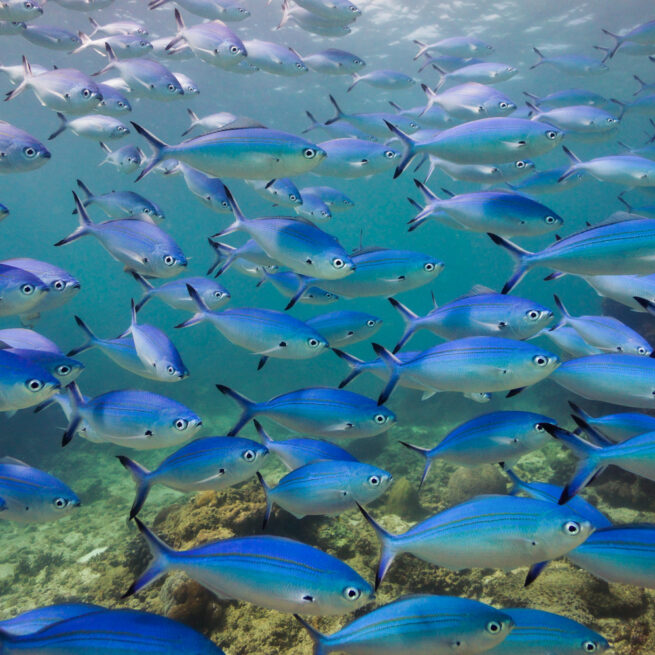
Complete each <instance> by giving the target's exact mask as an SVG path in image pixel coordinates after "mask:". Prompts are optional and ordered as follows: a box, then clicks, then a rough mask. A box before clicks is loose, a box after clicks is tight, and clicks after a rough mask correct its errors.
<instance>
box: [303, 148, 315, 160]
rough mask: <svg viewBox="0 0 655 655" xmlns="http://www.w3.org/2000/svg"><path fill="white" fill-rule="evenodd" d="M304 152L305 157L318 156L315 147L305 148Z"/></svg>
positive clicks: (312, 157)
mask: <svg viewBox="0 0 655 655" xmlns="http://www.w3.org/2000/svg"><path fill="white" fill-rule="evenodd" d="M302 154H303V156H304V157H305V159H314V157H316V150H314V148H305V149H304V150H303V151H302Z"/></svg>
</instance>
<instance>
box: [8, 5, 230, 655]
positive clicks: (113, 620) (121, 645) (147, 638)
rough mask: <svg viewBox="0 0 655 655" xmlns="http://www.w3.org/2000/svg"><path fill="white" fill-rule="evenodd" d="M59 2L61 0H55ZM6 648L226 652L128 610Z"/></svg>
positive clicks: (81, 620) (16, 638) (63, 625)
mask: <svg viewBox="0 0 655 655" xmlns="http://www.w3.org/2000/svg"><path fill="white" fill-rule="evenodd" d="M57 1H58V2H61V0H57ZM0 645H1V646H2V648H3V650H6V651H12V650H13V651H15V652H20V651H25V652H29V651H32V652H34V653H38V652H42V653H47V652H48V651H50V652H56V651H57V650H60V651H61V650H63V649H65V651H66V653H68V654H69V655H84V653H88V652H89V651H93V650H98V649H104V650H109V651H110V652H113V653H116V655H130V654H131V653H135V652H147V653H152V654H153V655H165V654H166V653H167V652H170V650H171V649H178V650H179V649H183V650H185V651H187V652H189V653H194V655H225V654H224V653H223V651H222V650H221V649H220V648H219V647H218V646H216V645H215V644H214V643H213V642H211V641H210V640H209V639H207V637H205V636H203V635H201V634H200V633H199V632H196V631H195V630H193V629H192V628H189V627H187V626H185V625H184V624H183V623H178V622H177V621H173V620H172V619H169V618H166V617H165V616H159V615H157V614H150V613H148V612H140V611H137V610H130V609H104V608H100V609H98V610H96V609H92V610H91V611H90V612H88V613H86V614H80V615H78V616H72V617H71V618H67V619H64V620H62V621H59V622H56V623H52V624H50V625H48V626H47V627H45V628H43V630H39V631H38V632H33V633H30V634H26V635H11V634H6V633H0Z"/></svg>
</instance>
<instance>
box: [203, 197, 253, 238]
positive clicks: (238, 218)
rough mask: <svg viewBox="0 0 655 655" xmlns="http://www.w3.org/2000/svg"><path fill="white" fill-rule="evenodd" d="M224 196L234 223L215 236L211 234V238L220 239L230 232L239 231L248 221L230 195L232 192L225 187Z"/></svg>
mask: <svg viewBox="0 0 655 655" xmlns="http://www.w3.org/2000/svg"><path fill="white" fill-rule="evenodd" d="M225 196H226V197H227V201H228V202H229V203H230V209H231V210H232V215H233V216H234V222H233V223H231V224H230V225H228V226H227V227H226V228H225V229H224V230H221V231H220V232H217V233H216V234H212V236H213V237H222V236H225V235H226V234H231V233H232V232H236V231H237V230H239V229H241V228H242V227H243V224H244V223H246V222H247V220H248V219H247V218H246V217H245V216H244V215H243V212H242V211H241V209H240V208H239V205H238V204H237V201H236V200H235V198H234V196H233V195H232V192H231V191H230V190H229V189H228V188H227V187H225Z"/></svg>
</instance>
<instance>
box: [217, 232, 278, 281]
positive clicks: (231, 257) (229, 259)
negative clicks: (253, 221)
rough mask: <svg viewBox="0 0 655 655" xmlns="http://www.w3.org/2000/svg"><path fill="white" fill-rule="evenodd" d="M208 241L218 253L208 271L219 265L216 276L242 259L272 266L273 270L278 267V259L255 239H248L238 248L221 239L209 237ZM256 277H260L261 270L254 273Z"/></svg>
mask: <svg viewBox="0 0 655 655" xmlns="http://www.w3.org/2000/svg"><path fill="white" fill-rule="evenodd" d="M207 241H208V242H209V245H210V246H211V247H212V249H213V250H214V252H215V253H216V261H215V262H214V263H213V264H212V266H211V267H210V268H209V270H208V271H207V275H209V274H210V273H212V272H213V271H214V270H215V269H216V268H217V267H218V271H217V272H216V275H215V277H218V276H219V275H221V274H222V273H225V271H227V270H228V268H230V267H231V266H232V265H233V264H234V263H235V262H237V263H238V262H239V261H241V260H243V261H245V262H246V263H247V264H251V265H254V266H256V267H265V268H271V267H272V269H273V270H276V268H277V265H278V264H277V260H275V259H273V258H271V257H269V256H268V255H267V254H266V253H265V252H264V250H262V247H261V246H260V245H259V244H258V243H257V242H256V241H255V240H254V239H248V241H246V242H245V243H244V244H243V245H242V246H239V247H238V248H235V247H234V246H229V245H228V244H226V243H221V242H220V241H213V240H212V239H211V238H209V239H207ZM254 277H260V274H259V271H256V272H255V273H254Z"/></svg>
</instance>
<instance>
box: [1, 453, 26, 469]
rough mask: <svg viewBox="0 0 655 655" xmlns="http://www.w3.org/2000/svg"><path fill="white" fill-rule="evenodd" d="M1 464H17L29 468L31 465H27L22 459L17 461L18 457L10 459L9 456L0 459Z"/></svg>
mask: <svg viewBox="0 0 655 655" xmlns="http://www.w3.org/2000/svg"><path fill="white" fill-rule="evenodd" d="M0 464H15V465H16V466H28V467H29V464H26V463H25V462H23V461H22V460H20V459H17V458H16V457H10V456H9V455H5V456H4V457H0Z"/></svg>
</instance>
